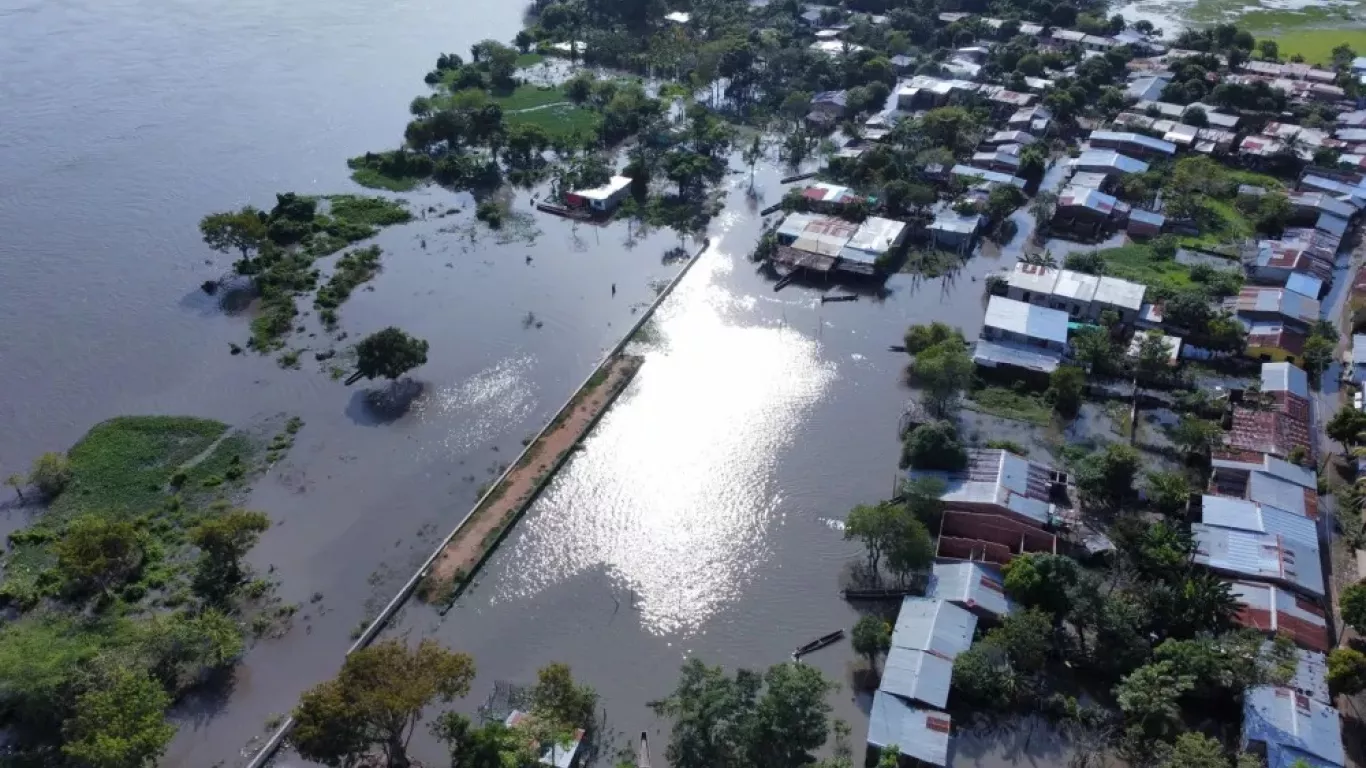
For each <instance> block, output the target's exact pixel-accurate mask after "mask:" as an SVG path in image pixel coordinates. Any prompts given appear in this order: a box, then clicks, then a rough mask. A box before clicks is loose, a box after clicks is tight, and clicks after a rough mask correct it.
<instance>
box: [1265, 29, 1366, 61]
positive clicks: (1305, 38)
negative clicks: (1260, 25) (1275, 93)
mask: <svg viewBox="0 0 1366 768" xmlns="http://www.w3.org/2000/svg"><path fill="white" fill-rule="evenodd" d="M1276 43H1277V44H1278V45H1279V46H1280V49H1281V50H1280V53H1281V58H1283V59H1288V58H1289V57H1290V56H1291V55H1293V54H1296V53H1298V54H1300V55H1301V56H1303V57H1304V60H1305V61H1307V62H1309V63H1311V64H1329V63H1331V62H1332V59H1333V49H1334V48H1336V47H1337V46H1339V45H1341V44H1343V43H1346V44H1348V45H1350V46H1352V48H1353V50H1355V51H1357V52H1358V53H1361V52H1363V51H1366V29H1362V28H1356V29H1292V30H1289V31H1286V32H1283V33H1281V34H1279V35H1277V36H1276Z"/></svg>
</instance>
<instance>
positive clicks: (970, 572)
mask: <svg viewBox="0 0 1366 768" xmlns="http://www.w3.org/2000/svg"><path fill="white" fill-rule="evenodd" d="M925 594H926V596H928V597H934V598H938V599H940V600H948V601H949V602H951V603H954V604H955V605H960V606H962V607H964V608H967V609H968V610H980V611H984V612H986V613H990V614H991V615H993V616H1004V615H1006V614H1008V613H1010V612H1011V610H1013V609H1014V607H1015V606H1014V604H1013V603H1012V602H1011V600H1010V598H1008V597H1006V591H1005V584H1004V583H1003V580H1002V579H1001V574H1000V572H999V571H997V570H996V569H995V568H991V567H988V566H985V565H983V564H981V563H963V562H959V563H935V564H934V572H933V574H932V575H931V576H930V583H929V586H928V587H927V588H926V589H925Z"/></svg>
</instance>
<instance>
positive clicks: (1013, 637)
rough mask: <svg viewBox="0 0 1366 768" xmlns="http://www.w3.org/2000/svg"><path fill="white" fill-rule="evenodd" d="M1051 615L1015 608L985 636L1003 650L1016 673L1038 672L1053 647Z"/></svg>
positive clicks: (990, 642)
mask: <svg viewBox="0 0 1366 768" xmlns="http://www.w3.org/2000/svg"><path fill="white" fill-rule="evenodd" d="M1052 632H1053V623H1052V617H1050V616H1049V615H1048V614H1047V613H1044V612H1043V611H1041V610H1039V609H1038V608H1029V609H1027V610H1023V611H1015V612H1013V613H1011V614H1010V615H1008V616H1006V617H1005V618H1004V619H1002V620H1001V626H999V627H996V628H994V629H992V630H991V631H990V632H988V633H987V635H986V637H985V638H984V639H985V641H986V642H987V643H989V644H992V645H995V646H996V647H998V648H1000V649H1001V650H1003V651H1005V653H1006V656H1008V657H1009V658H1010V663H1011V666H1012V667H1013V668H1014V669H1016V670H1017V671H1019V672H1024V673H1027V674H1032V673H1035V672H1041V671H1042V670H1043V666H1044V664H1045V663H1047V661H1048V652H1049V649H1050V648H1051V647H1052V644H1051V642H1050V638H1051V636H1052Z"/></svg>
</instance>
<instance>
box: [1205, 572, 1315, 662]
mask: <svg viewBox="0 0 1366 768" xmlns="http://www.w3.org/2000/svg"><path fill="white" fill-rule="evenodd" d="M1229 585H1230V587H1231V588H1232V589H1231V591H1232V593H1233V598H1234V599H1235V600H1237V601H1238V616H1237V619H1238V623H1239V624H1242V625H1243V626H1245V627H1249V628H1251V629H1255V630H1258V631H1259V632H1266V633H1269V634H1284V635H1286V636H1288V637H1290V638H1291V639H1292V640H1294V641H1295V644H1296V645H1298V646H1299V647H1301V648H1304V649H1306V650H1311V651H1318V652H1320V653H1326V652H1327V651H1328V649H1329V647H1330V643H1329V642H1328V619H1327V617H1326V614H1325V613H1324V611H1323V609H1322V608H1320V607H1318V606H1317V605H1314V604H1313V603H1311V602H1309V601H1308V600H1306V599H1305V598H1301V597H1295V596H1294V595H1292V594H1290V593H1289V592H1287V591H1285V590H1284V589H1279V588H1277V587H1275V586H1273V585H1271V584H1257V583H1254V582H1250V581H1237V580H1230V581H1229Z"/></svg>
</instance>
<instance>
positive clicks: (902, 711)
mask: <svg viewBox="0 0 1366 768" xmlns="http://www.w3.org/2000/svg"><path fill="white" fill-rule="evenodd" d="M952 723H953V719H952V718H950V717H949V716H948V715H946V714H944V713H943V712H934V711H931V710H928V709H921V708H919V707H913V706H911V705H910V704H908V703H906V702H905V701H903V700H901V699H899V698H897V697H896V696H893V695H892V694H890V693H884V692H882V691H878V692H876V693H874V694H873V708H872V709H871V710H870V711H869V712H868V744H869V746H873V747H879V748H881V747H886V746H890V745H892V744H895V745H896V746H897V747H899V748H900V750H901V754H903V755H907V756H909V757H913V758H915V759H916V760H923V761H925V762H927V763H929V764H931V765H947V764H948V762H949V731H950V730H952Z"/></svg>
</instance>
